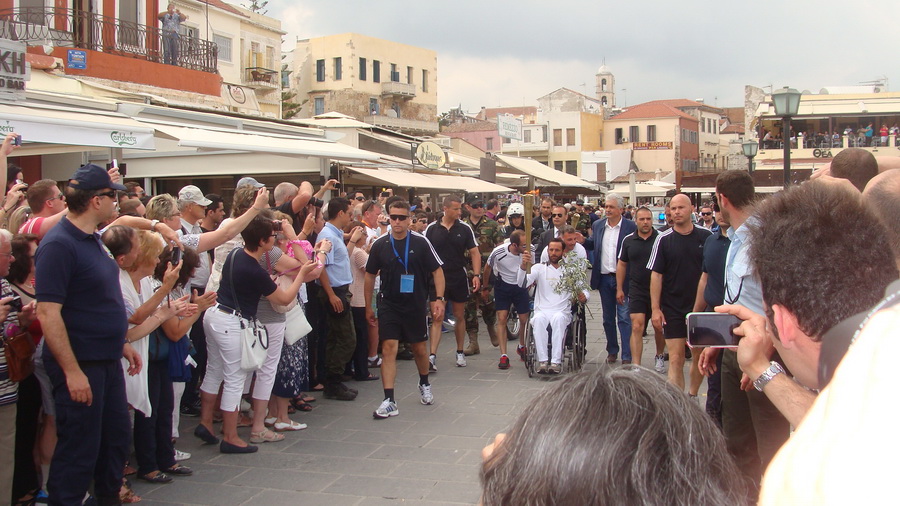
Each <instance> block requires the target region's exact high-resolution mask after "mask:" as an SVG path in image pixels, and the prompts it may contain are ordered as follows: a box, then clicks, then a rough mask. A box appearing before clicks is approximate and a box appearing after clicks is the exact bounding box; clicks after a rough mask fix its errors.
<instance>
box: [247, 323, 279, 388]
mask: <svg viewBox="0 0 900 506" xmlns="http://www.w3.org/2000/svg"><path fill="white" fill-rule="evenodd" d="M265 325H266V332H267V333H268V334H269V348H268V349H267V350H266V359H265V360H264V361H263V365H262V367H260V368H259V369H257V370H255V371H251V372H250V373H249V374H247V381H246V382H245V383H244V385H248V386H249V385H250V381H251V379H252V378H253V375H254V374H256V383H253V396H252V397H253V399H255V400H257V401H268V400H269V397H271V396H272V387H273V386H274V385H275V373H276V372H278V363H279V362H280V361H281V347H282V346H283V345H284V329H285V325H287V324H286V323H285V322H281V323H266V324H265ZM245 390H246V388H245ZM244 393H250V392H249V391H247V392H244Z"/></svg>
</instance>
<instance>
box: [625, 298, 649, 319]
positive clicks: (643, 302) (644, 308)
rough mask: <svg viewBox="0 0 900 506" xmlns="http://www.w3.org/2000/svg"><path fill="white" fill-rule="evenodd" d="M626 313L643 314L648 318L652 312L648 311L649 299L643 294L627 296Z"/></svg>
mask: <svg viewBox="0 0 900 506" xmlns="http://www.w3.org/2000/svg"><path fill="white" fill-rule="evenodd" d="M628 311H629V312H630V313H631V314H645V315H647V316H650V315H651V314H652V313H653V311H652V310H651V309H650V297H646V296H644V295H643V294H638V295H637V296H635V295H631V294H629V295H628Z"/></svg>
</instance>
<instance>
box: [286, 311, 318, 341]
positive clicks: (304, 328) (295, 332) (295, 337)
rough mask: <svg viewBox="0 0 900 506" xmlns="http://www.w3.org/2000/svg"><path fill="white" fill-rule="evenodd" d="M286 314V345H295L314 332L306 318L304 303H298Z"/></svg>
mask: <svg viewBox="0 0 900 506" xmlns="http://www.w3.org/2000/svg"><path fill="white" fill-rule="evenodd" d="M284 316H285V327H284V344H285V345H286V346H293V345H294V343H296V342H297V341H299V340H300V339H302V338H303V337H304V336H306V335H307V334H309V333H310V332H312V325H310V324H309V320H307V319H306V314H305V313H304V311H303V305H302V304H297V305H296V306H294V307H293V309H291V310H290V311H288V312H287V314H286V315H284Z"/></svg>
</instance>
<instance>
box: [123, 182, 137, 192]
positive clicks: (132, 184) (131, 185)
mask: <svg viewBox="0 0 900 506" xmlns="http://www.w3.org/2000/svg"><path fill="white" fill-rule="evenodd" d="M138 186H141V184H140V183H138V182H137V181H129V182H127V183H125V188H126V189H127V191H128V193H137V192H136V191H134V189H135V188H136V187H138Z"/></svg>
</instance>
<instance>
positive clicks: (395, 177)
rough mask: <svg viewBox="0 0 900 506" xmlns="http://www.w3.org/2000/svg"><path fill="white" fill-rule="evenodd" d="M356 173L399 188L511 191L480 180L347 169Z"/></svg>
mask: <svg viewBox="0 0 900 506" xmlns="http://www.w3.org/2000/svg"><path fill="white" fill-rule="evenodd" d="M348 168H349V169H350V170H352V171H353V172H355V173H357V174H358V176H359V177H361V178H362V179H363V180H365V181H367V182H371V183H376V184H388V185H391V186H397V187H401V188H419V189H429V190H450V191H458V192H462V191H466V192H502V193H508V192H510V191H512V190H511V189H510V188H507V187H505V186H500V185H497V184H494V183H489V182H487V181H482V180H480V179H475V178H471V177H466V176H445V175H440V174H420V173H418V172H409V171H406V170H398V169H386V168H383V169H364V168H360V167H348Z"/></svg>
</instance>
